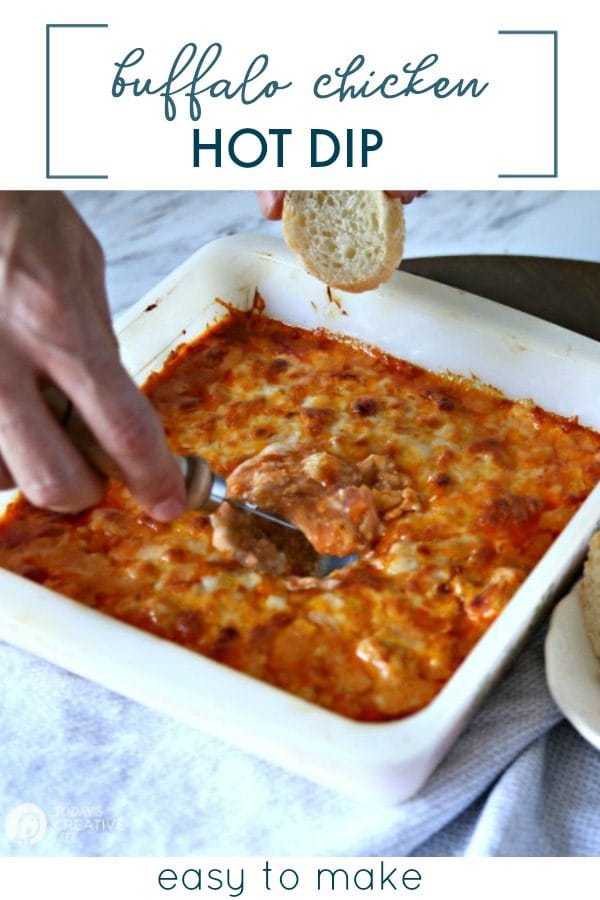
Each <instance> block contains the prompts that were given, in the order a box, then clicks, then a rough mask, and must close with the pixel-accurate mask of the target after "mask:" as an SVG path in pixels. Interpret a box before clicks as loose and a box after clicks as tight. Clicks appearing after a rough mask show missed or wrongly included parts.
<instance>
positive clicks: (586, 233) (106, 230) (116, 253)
mask: <svg viewBox="0 0 600 900" xmlns="http://www.w3.org/2000/svg"><path fill="white" fill-rule="evenodd" d="M70 196H71V199H72V200H73V202H74V203H75V205H76V207H77V209H78V210H79V212H80V213H81V214H82V216H83V217H84V218H85V220H86V221H87V222H88V224H89V225H90V227H91V228H92V230H93V231H94V232H95V233H96V235H97V237H98V238H99V240H100V242H101V243H102V245H103V247H104V250H105V253H106V258H107V282H108V291H109V297H110V301H111V307H112V309H113V311H114V312H120V311H121V310H123V309H125V308H127V306H129V305H130V304H131V303H133V302H134V301H136V300H137V299H138V298H139V297H141V296H142V294H144V293H145V292H146V291H147V290H148V289H149V288H151V287H152V286H153V285H154V284H156V283H157V282H158V281H160V280H161V279H162V278H163V277H164V276H165V275H166V274H167V273H168V272H170V271H171V270H172V269H173V268H175V266H177V265H178V264H179V263H180V262H182V261H183V260H184V259H186V257H188V256H189V255H190V254H191V253H193V252H194V250H197V249H198V247H200V246H201V245H202V244H205V243H207V242H208V241H210V240H213V239H214V238H218V237H224V236H225V235H229V234H235V233H238V232H247V231H254V232H266V233H269V234H274V235H279V234H281V224H280V223H279V222H267V221H265V219H264V218H263V217H262V216H261V214H260V211H259V208H258V204H257V202H256V197H255V195H254V193H253V192H251V191H197V192H193V191H188V192H186V191H169V192H164V191H150V192H135V191H78V192H74V193H72V194H71V195H70ZM406 228H407V239H406V247H405V256H406V257H407V258H410V257H418V256H445V255H454V254H468V253H510V254H524V255H532V256H554V257H565V258H571V259H585V260H591V261H596V262H600V238H599V235H600V191H585V192H583V191H432V192H430V193H428V194H426V195H425V196H424V197H421V198H418V199H417V200H415V201H413V203H412V204H410V205H409V206H407V207H406Z"/></svg>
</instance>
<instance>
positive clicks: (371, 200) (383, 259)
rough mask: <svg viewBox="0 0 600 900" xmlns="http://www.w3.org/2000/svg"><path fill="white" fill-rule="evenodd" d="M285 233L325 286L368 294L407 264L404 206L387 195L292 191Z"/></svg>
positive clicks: (287, 198) (287, 199)
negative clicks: (403, 257)
mask: <svg viewBox="0 0 600 900" xmlns="http://www.w3.org/2000/svg"><path fill="white" fill-rule="evenodd" d="M283 233H284V237H285V240H286V241H287V244H288V246H289V247H290V248H291V249H292V250H294V251H295V252H296V253H297V254H298V255H299V256H300V258H301V260H302V262H303V264H304V267H305V268H306V269H307V271H308V272H310V273H311V274H312V275H315V276H316V277H317V278H318V279H319V280H320V281H322V282H324V283H325V284H327V285H329V286H330V287H336V288H339V289H340V290H344V291H354V292H356V293H358V292H360V291H368V290H370V289H371V288H375V287H377V286H378V285H380V284H382V282H384V281H387V280H388V278H389V277H390V275H391V274H392V272H393V271H394V269H396V268H397V267H398V265H399V263H400V260H401V259H402V251H403V248H404V211H403V207H402V201H401V200H399V199H392V198H390V197H388V196H386V194H384V193H383V191H288V192H287V194H286V195H285V200H284V205H283Z"/></svg>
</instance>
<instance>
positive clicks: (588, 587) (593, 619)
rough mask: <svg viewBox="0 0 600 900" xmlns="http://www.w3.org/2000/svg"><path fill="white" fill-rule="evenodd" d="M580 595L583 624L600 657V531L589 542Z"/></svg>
mask: <svg viewBox="0 0 600 900" xmlns="http://www.w3.org/2000/svg"><path fill="white" fill-rule="evenodd" d="M580 597H581V610H582V612H583V624H584V626H585V630H586V631H587V634H588V637H589V639H590V641H591V643H592V647H593V648H594V653H595V654H596V656H597V657H598V658H600V531H597V532H596V534H595V535H594V536H593V538H592V540H591V542H590V549H589V552H588V557H587V560H586V562H585V566H584V568H583V582H582V585H581V592H580Z"/></svg>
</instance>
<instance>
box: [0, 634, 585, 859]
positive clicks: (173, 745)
mask: <svg viewBox="0 0 600 900" xmlns="http://www.w3.org/2000/svg"><path fill="white" fill-rule="evenodd" d="M543 637H544V629H542V630H540V631H538V633H537V634H536V636H535V637H534V639H533V640H532V641H531V642H530V644H529V645H528V646H527V647H526V649H525V650H524V651H523V652H522V654H521V655H520V657H519V658H518V659H517V660H516V662H515V663H514V665H513V667H512V669H511V670H510V671H509V672H508V673H507V675H506V676H505V677H504V679H503V680H502V682H501V683H500V684H498V685H497V687H496V688H495V690H494V691H493V692H492V694H491V695H490V696H489V697H488V699H487V701H486V702H485V704H484V705H483V707H482V708H481V709H480V711H479V712H478V714H477V715H476V716H475V718H474V719H473V720H472V722H471V724H470V726H469V727H468V729H467V730H466V731H465V732H464V733H463V735H462V737H461V738H460V739H459V740H458V742H457V743H456V744H455V745H454V747H453V749H452V750H451V752H450V753H449V755H448V756H447V757H446V759H445V761H444V762H443V763H442V764H441V765H440V767H439V768H438V769H437V770H436V772H435V773H434V774H433V776H432V777H431V778H430V780H429V782H428V783H427V785H426V786H425V787H424V788H423V789H422V790H421V792H420V793H419V794H418V795H417V796H416V797H414V798H413V799H411V800H409V801H407V802H405V803H404V804H402V805H401V806H398V807H396V808H389V807H387V808H385V807H380V806H377V805H368V804H362V803H358V802H356V801H353V800H350V799H348V798H347V797H344V796H342V795H340V794H336V793H333V792H331V791H328V790H326V789H324V788H321V787H318V786H316V785H314V784H312V783H310V782H308V781H305V780H304V779H302V778H300V777H296V776H294V775H291V774H289V773H287V772H285V771H283V770H281V769H279V768H277V767H275V766H272V765H269V764H267V763H265V762H262V761H260V760H258V759H255V758H253V757H251V756H248V755H247V754H245V753H243V752H241V751H239V750H237V749H235V748H234V747H232V746H229V745H227V744H225V743H222V742H221V741H218V740H216V739H214V738H212V737H208V736H206V735H204V734H202V733H200V732H198V731H196V730H193V729H191V728H189V727H187V726H184V725H181V724H179V723H177V722H175V721H172V720H170V719H169V718H168V717H165V716H163V715H160V714H158V713H155V712H152V711H150V710H148V709H145V708H144V707H142V706H140V705H138V704H136V703H133V702H131V701H129V700H126V699H124V698H122V697H120V696H118V695H117V694H114V693H111V692H109V691H107V690H105V689H104V688H101V687H99V686H97V685H95V684H92V683H91V682H88V681H85V680H84V679H81V678H78V677H77V676H75V675H72V674H69V673H68V672H65V671H63V670H61V669H59V668H57V667H55V666H52V665H50V664H48V663H46V662H44V661H42V660H40V659H37V658H35V657H33V656H31V655H29V654H28V653H25V652H22V651H20V650H18V649H16V648H14V647H11V646H9V645H7V644H0V685H1V693H0V698H1V707H0V709H1V713H0V714H1V717H2V719H1V721H2V749H1V755H0V759H1V763H0V766H1V776H0V777H1V794H0V853H2V854H3V855H5V856H7V855H31V856H34V855H42V856H46V855H53V856H79V855H94V856H95V855H98V856H105V855H107V856H108V855H112V856H134V855H135V856H137V855H142V856H153V855H164V856H171V855H182V856H194V857H201V856H207V855H225V856H243V855H256V856H261V857H262V856H269V855H270V856H275V855H282V856H295V855H296V856H309V855H310V856H313V855H314V856H317V855H340V856H341V855H349V856H359V855H366V856H412V855H415V856H463V855H464V856H468V855H473V856H481V855H498V856H500V855H510V856H514V855H517V856H518V855H523V856H537V855H600V816H599V814H598V810H599V809H600V766H599V765H598V762H599V759H598V754H597V753H596V751H594V750H593V748H592V747H590V746H589V745H587V744H586V743H585V742H584V741H583V740H582V739H581V738H580V737H579V736H578V735H577V734H576V733H575V731H573V730H572V728H571V727H570V726H569V725H568V724H567V723H566V722H565V721H564V720H562V719H561V715H560V713H559V711H558V710H557V708H556V706H555V705H554V703H553V701H552V699H551V697H550V695H549V693H548V690H547V688H546V684H545V678H544V667H543ZM107 653H110V648H107ZM24 804H35V806H34V807H30V806H24ZM32 809H33V827H32V826H31V810H32ZM23 812H25V813H26V814H28V815H29V820H30V821H29V824H27V821H26V818H27V816H26V817H25V820H23V821H21V822H20V824H19V816H21V814H22V813H23ZM36 817H37V819H36ZM3 819H4V827H3Z"/></svg>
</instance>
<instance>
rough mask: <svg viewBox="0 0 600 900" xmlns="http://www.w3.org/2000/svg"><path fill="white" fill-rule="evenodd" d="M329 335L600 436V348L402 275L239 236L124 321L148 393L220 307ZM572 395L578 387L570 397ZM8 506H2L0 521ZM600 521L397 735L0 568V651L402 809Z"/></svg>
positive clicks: (559, 543) (522, 591) (579, 523)
mask: <svg viewBox="0 0 600 900" xmlns="http://www.w3.org/2000/svg"><path fill="white" fill-rule="evenodd" d="M257 289H258V291H259V292H260V294H261V295H262V297H263V298H264V300H265V303H266V314H267V315H270V316H272V317H274V318H276V319H281V320H283V321H285V322H289V323H290V324H292V325H299V326H301V327H304V328H319V327H325V328H327V329H329V330H330V331H332V332H339V333H341V334H346V335H349V336H351V337H355V338H358V339H360V340H362V341H366V342H368V343H370V344H374V345H377V346H379V347H381V348H382V349H383V350H386V351H387V352H389V353H392V354H394V355H395V356H399V357H401V358H403V359H407V360H410V361H411V362H413V363H415V364H417V365H421V366H425V367H426V368H429V369H432V370H434V371H444V370H446V369H449V370H451V371H453V372H457V373H460V374H463V375H466V376H469V375H470V374H471V373H474V374H475V375H477V376H478V377H479V378H481V380H482V381H484V382H486V383H488V384H493V385H496V386H497V387H498V388H500V390H502V391H504V392H505V393H506V394H507V395H508V396H510V397H514V398H518V397H529V398H532V399H533V400H534V401H535V402H536V403H538V404H539V405H540V406H542V407H544V408H545V409H548V410H550V411H553V412H556V413H559V414H561V415H564V416H579V418H580V420H581V421H582V422H583V423H584V424H587V425H591V426H592V427H594V428H596V429H600V405H599V404H598V384H599V383H600V344H598V343H596V342H595V341H591V340H589V339H588V338H584V337H581V336H580V335H576V334H573V333H572V332H569V331H566V330H565V329H563V328H558V327H556V326H555V325H550V324H549V323H547V322H542V321H541V320H539V319H536V318H534V317H533V316H528V315H525V314H523V313H519V312H517V311H515V310H512V309H509V308H507V307H505V306H501V305H499V304H497V303H491V302H490V301H488V300H483V299H482V298H480V297H475V296H474V295H472V294H467V293H465V292H464V291H460V290H456V289H454V288H450V287H446V286H445V285H441V284H436V283H435V282H432V281H428V280H426V279H424V278H417V277H416V276H414V275H409V274H407V273H405V272H396V273H395V274H394V275H393V277H392V278H391V279H390V281H389V283H388V284H386V285H383V286H382V287H381V288H379V289H378V290H377V291H370V292H368V293H366V294H361V295H357V294H354V295H352V294H345V293H343V292H340V291H336V292H335V297H334V299H335V301H336V302H332V297H331V294H330V293H329V292H328V291H327V289H326V288H325V286H324V285H322V284H321V283H320V282H318V281H316V280H315V279H314V278H311V277H310V276H309V275H307V274H306V272H305V271H304V270H303V269H302V267H301V266H300V265H299V263H298V261H297V259H296V258H295V257H294V256H293V255H292V254H291V253H290V251H289V250H288V249H287V248H286V247H285V246H284V245H283V243H282V242H281V241H278V240H276V239H274V238H270V237H267V236H265V235H240V236H235V237H229V238H224V239H222V240H219V241H214V242H213V243H212V244H208V245H206V246H205V247H202V248H201V249H200V250H199V251H198V252H197V253H195V254H194V255H193V256H192V257H191V258H190V259H189V260H187V262H185V263H184V264H183V265H182V266H180V267H179V268H178V269H177V270H176V271H175V272H172V273H171V274H170V275H169V276H168V277H167V278H166V279H165V280H164V281H163V282H162V283H161V284H159V285H158V286H157V287H156V288H154V289H153V290H152V291H150V292H149V293H148V294H147V295H146V296H145V297H143V298H142V299H141V300H140V301H139V303H138V304H137V305H136V306H135V307H134V308H133V309H131V310H129V311H128V312H127V313H126V314H125V315H124V316H123V317H122V318H121V320H120V323H119V337H120V342H121V349H122V354H123V358H124V360H125V362H126V365H127V366H128V368H129V370H130V371H131V372H132V374H133V375H134V376H135V378H136V379H137V380H138V381H139V382H141V381H144V380H145V378H146V377H147V376H148V375H149V374H150V373H151V372H152V371H155V370H157V369H160V368H161V367H162V365H163V363H164V361H165V359H166V358H167V356H168V355H169V353H170V352H171V350H172V349H173V348H174V347H176V346H178V345H179V344H181V343H182V342H184V341H189V340H192V339H193V338H195V337H196V336H197V335H199V334H202V333H203V332H204V331H205V330H206V329H207V328H208V327H209V326H210V325H211V324H213V323H214V322H215V321H217V320H218V319H219V318H221V317H222V316H223V315H224V309H223V306H222V304H219V303H218V302H216V298H218V297H221V298H223V299H226V300H227V301H229V302H230V303H232V304H235V305H236V306H238V307H240V308H242V309H247V308H248V306H249V305H251V303H252V301H253V298H254V296H255V291H256V290H257ZM565 385H568V389H567V388H566V387H565ZM9 500H10V495H8V496H5V497H2V496H1V495H0V515H1V514H2V507H3V504H5V503H6V502H8V501H9ZM599 521H600V486H599V487H597V488H596V489H595V490H594V491H593V492H592V493H591V495H590V496H589V498H588V499H587V500H586V502H585V503H584V504H583V505H582V507H581V509H580V510H579V511H578V512H577V513H576V515H574V516H573V518H572V519H571V521H570V522H569V524H568V525H567V527H566V528H565V529H564V531H563V532H562V534H560V535H559V537H558V538H557V540H556V541H555V542H554V544H553V545H552V546H551V547H550V549H549V550H548V552H547V553H546V554H545V556H544V557H543V559H542V560H540V562H539V563H538V565H537V566H536V567H535V569H534V570H533V571H532V572H531V573H530V575H529V576H528V578H527V579H526V580H525V582H524V583H523V584H522V585H521V587H520V588H519V590H518V591H517V592H516V594H515V595H514V597H513V598H512V600H511V602H510V603H509V604H508V606H507V608H506V609H505V610H504V611H503V612H502V615H500V616H499V617H498V619H497V620H496V621H495V622H494V623H493V624H492V626H491V627H490V628H489V629H488V631H487V632H486V633H485V634H484V635H483V637H482V638H481V640H480V641H479V643H478V644H477V646H476V647H475V648H474V649H473V650H472V651H471V653H470V654H469V655H468V657H467V659H466V660H465V661H464V662H463V664H462V665H461V666H460V667H459V669H458V670H457V671H456V673H455V674H454V675H453V676H452V678H451V679H450V681H449V682H448V684H446V686H445V687H444V688H443V690H442V691H441V692H440V693H439V694H438V696H437V697H436V698H435V699H434V700H433V701H432V702H431V703H430V704H429V705H428V706H427V707H426V708H425V709H423V710H422V711H420V712H418V713H416V714H415V715H412V716H409V717H408V718H406V719H403V720H401V721H398V722H384V723H378V724H373V723H362V722H353V721H351V720H349V719H346V718H343V717H342V716H339V715H336V714H335V713H332V712H329V711H328V710H325V709H322V708H321V707H318V706H316V705H314V704H311V703H307V702H306V701H304V700H302V699H300V698H299V697H294V696H292V695H291V694H287V693H285V692H284V691H281V690H278V689H277V688H274V687H271V686H270V685H268V684H265V683H263V682H260V681H257V680H255V679H253V678H250V677H249V676H247V675H244V674H242V673H240V672H236V671H235V670H233V669H230V668H228V667H227V666H223V665H220V664H219V663H217V662H214V661H213V660H211V659H207V658H205V657H203V656H200V655H199V654H196V653H193V652H191V651H190V650H186V649H185V648H183V647H179V646H177V645H175V644H172V643H170V642H169V641H165V640H161V639H160V638H157V637H155V636H154V635H151V634H147V633H145V632H143V631H140V630H138V629H136V628H133V627H131V626H130V625H127V624H125V623H123V622H120V621H118V620H117V619H112V618H110V617H108V616H105V615H103V614H102V613H100V612H98V611H96V610H94V609H89V608H88V607H86V606H84V605H83V604H81V603H76V602H74V601H72V600H68V599H67V598H66V597H62V596H60V595H59V594H56V593H53V592H52V591H49V590H47V589H46V588H43V587H41V586H40V585H37V584H34V583H33V582H32V581H27V580H26V579H24V578H20V577H18V576H16V575H13V574H12V573H10V572H5V571H2V570H0V597H1V599H2V602H1V603H0V639H4V640H7V641H11V642H12V643H14V644H17V645H18V646H20V647H23V648H24V649H26V650H29V651H30V652H32V653H36V654H38V655H40V656H43V657H45V658H46V659H48V660H50V661H52V662H54V663H56V664H57V665H61V666H64V667H65V668H67V669H70V670H71V671H72V672H76V673H77V674H79V675H82V676H84V677H85V678H90V679H92V680H94V681H97V682H99V683H100V684H103V685H105V686H106V687H108V688H110V689H112V690H115V691H119V692H120V693H122V694H124V695H126V696H128V697H131V698H132V699H134V700H137V701H139V702H140V703H145V704H147V705H148V706H152V707H154V708H156V709H159V710H161V711H162V712H165V713H168V714H169V715H172V716H176V717H178V718H179V719H181V720H183V721H185V722H188V723H189V724H192V725H194V726H197V727H199V728H202V729H204V730H207V731H210V732H212V733H213V734H216V735H218V736H220V737H222V738H225V739H226V740H230V741H232V742H234V743H236V744H238V745H239V746H240V747H243V748H244V749H245V750H248V751H250V752H254V753H257V754H259V755H261V756H263V757H265V758H267V759H269V760H272V761H273V762H276V763H278V764H280V765H283V766H287V767H288V768H290V769H292V770H294V771H296V772H300V773H301V774H303V775H305V776H307V777H309V778H314V779H315V780H318V781H320V782H322V783H323V784H325V785H327V786H328V787H329V788H334V789H340V790H343V791H346V792H348V793H350V794H352V795H354V796H356V797H360V798H361V799H371V800H378V801H385V802H398V801H401V800H404V799H406V798H407V797H410V796H411V795H412V794H414V793H415V792H416V791H417V790H418V789H419V788H420V787H421V785H422V784H423V782H424V781H425V779H426V778H427V777H428V776H429V775H430V773H431V772H432V771H433V769H434V768H435V766H436V765H437V764H438V763H439V761H440V760H441V759H442V757H443V756H444V754H445V753H446V751H447V750H448V748H449V747H450V745H451V743H452V742H453V741H454V740H455V739H456V737H457V736H458V735H459V733H460V731H461V730H462V728H463V727H464V726H465V724H466V722H467V721H468V720H469V718H470V716H471V715H472V714H473V711H474V710H475V708H476V707H477V705H478V704H479V703H480V702H481V699H482V698H483V696H484V695H485V693H486V692H487V691H488V690H489V688H490V687H491V685H492V684H493V683H494V681H495V680H496V679H497V678H498V677H499V675H500V674H501V672H502V671H503V669H504V668H505V667H506V665H507V664H508V662H509V661H510V660H511V659H512V657H513V656H514V654H515V652H516V651H517V650H518V648H519V647H520V646H521V645H522V643H523V642H524V641H525V640H526V639H527V637H528V635H529V634H530V632H531V629H532V628H533V627H534V625H535V623H536V622H537V621H538V620H539V618H540V616H542V615H543V614H544V613H545V612H546V610H547V609H548V606H549V604H551V603H552V601H553V600H554V599H555V597H556V596H557V595H558V594H559V592H560V591H561V590H562V587H563V585H564V584H565V583H566V579H570V578H572V576H573V574H574V572H575V571H576V569H577V567H578V566H579V564H580V563H581V559H582V556H583V554H584V552H585V549H586V547H587V544H588V542H589V539H590V537H591V535H592V533H593V532H594V531H595V530H596V528H597V526H598V522H599Z"/></svg>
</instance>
